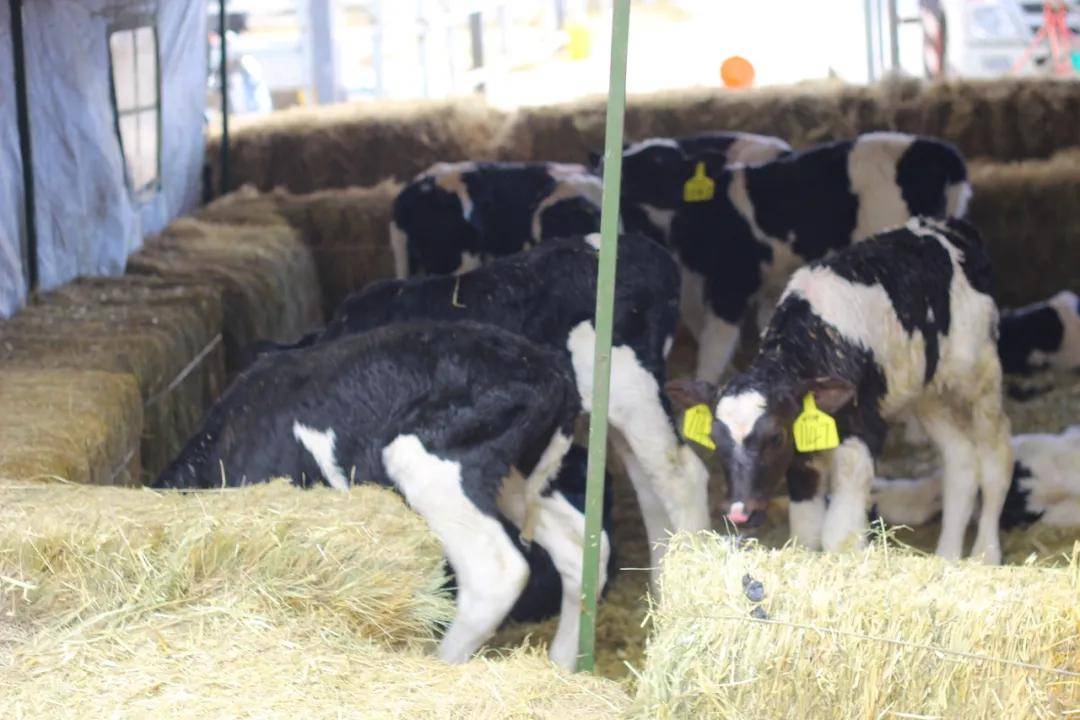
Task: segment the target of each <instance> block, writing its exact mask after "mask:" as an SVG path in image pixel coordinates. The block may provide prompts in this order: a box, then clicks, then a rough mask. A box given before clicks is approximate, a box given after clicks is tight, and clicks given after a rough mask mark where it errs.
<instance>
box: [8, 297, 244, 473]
mask: <svg viewBox="0 0 1080 720" xmlns="http://www.w3.org/2000/svg"><path fill="white" fill-rule="evenodd" d="M221 322H222V318H221V301H220V298H219V296H218V292H217V290H216V289H214V288H213V287H211V286H208V285H199V284H190V285H185V284H177V283H169V282H165V281H162V280H159V279H157V278H151V277H133V276H124V277H117V278H93V279H89V278H83V279H79V280H76V281H75V282H73V283H69V284H67V285H64V286H61V287H60V288H57V289H56V290H53V291H50V292H48V293H44V294H38V295H35V296H34V297H33V298H32V299H31V302H30V304H29V305H28V306H27V307H26V308H25V309H24V310H23V311H22V312H20V313H18V314H17V315H15V316H14V317H13V318H11V320H10V321H9V322H7V323H5V324H3V325H0V365H4V366H8V367H26V368H69V369H73V370H81V369H93V370H104V371H109V372H121V373H124V372H126V373H131V374H132V375H134V376H135V380H136V381H137V383H138V386H139V393H140V395H141V396H142V401H143V412H142V428H141V431H142V443H141V445H142V448H141V457H142V467H143V470H144V471H145V472H146V473H147V474H148V475H150V476H152V475H155V474H156V473H157V472H159V471H160V470H161V469H162V468H163V467H164V466H165V464H166V463H167V462H168V461H169V460H170V459H171V458H172V457H173V456H174V455H175V454H176V452H177V451H178V450H179V449H180V447H181V446H182V444H183V443H184V442H185V441H186V440H187V437H188V436H189V435H190V434H191V432H192V431H194V430H195V428H196V426H197V424H198V422H199V419H200V418H201V417H202V413H203V411H204V410H205V409H206V408H207V407H208V406H209V405H210V403H211V402H212V401H213V399H214V398H215V397H217V395H218V394H219V393H220V392H221V388H222V387H223V385H224V364H223V357H224V352H223V350H222V347H221ZM136 431H138V428H136ZM126 451H127V450H126V449H125V452H126Z"/></svg>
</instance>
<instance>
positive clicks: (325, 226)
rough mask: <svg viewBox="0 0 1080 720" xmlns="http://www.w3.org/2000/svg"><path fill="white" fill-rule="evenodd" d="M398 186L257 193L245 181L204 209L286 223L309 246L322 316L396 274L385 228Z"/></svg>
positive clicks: (254, 221) (211, 216)
mask: <svg viewBox="0 0 1080 720" xmlns="http://www.w3.org/2000/svg"><path fill="white" fill-rule="evenodd" d="M400 190H401V184H400V183H395V182H393V181H389V180H388V181H384V182H382V183H380V184H378V185H376V186H374V187H370V188H359V187H356V188H345V189H343V190H323V191H320V192H315V193H309V194H303V195H294V194H291V193H289V192H287V191H286V190H284V189H283V188H278V189H276V190H275V191H274V192H273V193H266V194H259V193H258V192H257V191H255V189H254V187H253V186H250V185H246V186H244V187H243V188H241V189H240V190H238V191H236V192H234V193H231V194H229V195H226V196H225V197H223V198H220V199H219V200H216V201H215V202H213V203H211V204H210V205H208V206H206V207H205V208H203V209H202V210H201V211H200V212H199V214H198V217H199V219H201V220H205V221H208V222H221V223H230V224H243V225H266V224H271V225H273V224H276V223H281V222H286V223H288V225H290V226H291V227H293V228H294V229H296V230H297V231H299V233H300V236H301V238H302V239H303V241H304V244H305V245H307V246H308V247H309V248H311V252H312V254H313V256H314V258H315V266H316V268H317V270H318V274H319V282H320V285H321V286H322V291H323V297H322V307H323V312H324V314H325V315H327V316H329V315H330V314H332V313H333V311H334V308H336V307H337V306H338V304H339V303H340V302H341V301H342V300H343V299H344V298H345V296H346V295H348V294H349V293H350V292H352V291H353V290H357V289H359V288H361V287H363V286H364V285H366V284H367V283H369V282H371V281H373V280H378V279H381V278H385V277H392V276H393V274H394V263H393V256H392V254H391V252H390V236H389V232H388V228H389V225H390V216H391V210H392V205H393V202H394V198H395V197H396V196H397V194H398V192H399V191H400Z"/></svg>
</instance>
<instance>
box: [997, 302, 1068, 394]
mask: <svg viewBox="0 0 1080 720" xmlns="http://www.w3.org/2000/svg"><path fill="white" fill-rule="evenodd" d="M998 352H999V353H1000V354H1001V364H1002V367H1004V369H1005V372H1007V373H1021V374H1026V373H1030V372H1033V371H1035V370H1043V369H1046V368H1053V369H1055V370H1075V369H1077V368H1080V297H1077V295H1076V293H1074V292H1072V291H1071V290H1062V291H1061V292H1059V293H1058V294H1057V295H1055V296H1053V297H1052V298H1050V299H1049V300H1046V301H1044V302H1039V303H1034V304H1032V305H1027V306H1025V307H1022V308H1017V309H1015V310H1004V311H1002V313H1001V335H1000V337H999V338H998Z"/></svg>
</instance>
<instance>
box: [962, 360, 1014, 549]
mask: <svg viewBox="0 0 1080 720" xmlns="http://www.w3.org/2000/svg"><path fill="white" fill-rule="evenodd" d="M993 363H994V364H995V365H996V364H997V360H996V358H995V359H994V361H993ZM987 385H988V387H987V389H986V391H985V392H984V393H983V394H982V396H981V397H979V398H977V399H976V400H975V402H974V403H973V404H972V408H971V411H972V427H973V429H974V434H973V437H974V439H975V452H976V457H977V458H978V463H979V490H980V491H981V493H982V508H981V509H980V511H979V523H978V531H977V532H976V534H975V544H974V545H973V546H972V548H971V555H972V557H974V558H979V559H982V560H983V561H985V562H988V563H994V564H996V563H1000V562H1001V541H1000V537H999V523H1000V520H1001V511H1002V508H1004V507H1005V496H1006V495H1007V494H1008V492H1009V482H1010V480H1011V478H1012V467H1013V449H1012V443H1011V441H1010V434H1011V429H1010V425H1009V419H1008V418H1007V417H1006V416H1005V413H1004V411H1003V410H1002V407H1001V372H1000V370H998V371H997V373H996V382H995V381H991V382H989V383H988V384H987Z"/></svg>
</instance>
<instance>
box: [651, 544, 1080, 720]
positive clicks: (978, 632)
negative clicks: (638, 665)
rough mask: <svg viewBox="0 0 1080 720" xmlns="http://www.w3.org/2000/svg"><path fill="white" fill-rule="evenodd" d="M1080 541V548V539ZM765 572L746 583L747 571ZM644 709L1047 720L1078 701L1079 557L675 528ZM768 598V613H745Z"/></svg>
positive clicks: (657, 713) (806, 719)
mask: <svg viewBox="0 0 1080 720" xmlns="http://www.w3.org/2000/svg"><path fill="white" fill-rule="evenodd" d="M1077 552H1078V553H1080V548H1078V549H1077ZM747 576H749V579H751V580H753V581H756V582H758V583H760V584H761V586H762V587H761V590H762V595H763V599H762V600H761V602H760V604H757V603H755V602H752V601H751V599H750V598H749V595H751V594H754V592H753V591H754V590H757V589H758V588H756V587H754V586H751V587H750V588H749V590H747V589H744V582H745V581H744V578H746V577H747ZM661 598H662V599H661V600H660V602H659V604H658V605H656V606H655V607H653V608H652V610H651V612H650V615H651V618H652V621H653V628H654V629H653V633H652V636H651V637H650V639H649V641H648V645H647V649H646V661H645V665H644V668H643V669H642V671H641V674H640V677H639V685H638V694H637V698H636V700H635V710H636V716H637V717H641V718H792V719H793V720H795V719H797V720H816V719H817V718H821V719H823V720H824V719H829V720H831V719H832V718H881V717H898V718H899V717H948V718H964V719H966V718H1049V717H1061V716H1062V715H1063V713H1066V712H1068V711H1076V710H1078V709H1080V565H1078V562H1077V557H1076V556H1074V558H1073V562H1072V564H1071V565H1070V566H1069V567H1067V568H1059V569H1044V568H1036V567H1015V566H1014V567H986V566H981V565H977V564H972V563H967V562H964V563H959V564H955V563H949V562H945V561H943V560H941V559H939V558H936V557H918V556H915V555H913V554H909V553H907V552H905V551H901V550H897V549H896V548H887V547H883V546H880V545H878V546H874V547H871V548H869V549H867V550H865V551H863V552H858V553H851V554H845V555H835V554H820V553H810V552H807V551H804V550H800V549H795V548H787V549H783V550H766V549H761V548H758V547H756V546H753V545H750V546H748V547H747V548H746V549H742V550H740V549H738V548H736V547H734V546H733V544H732V543H731V542H730V540H728V539H725V538H723V537H720V536H718V535H715V534H700V535H697V536H686V535H682V536H679V537H677V538H676V539H675V540H674V542H673V543H672V546H671V551H670V552H669V554H668V555H667V557H666V559H665V562H664V569H663V577H662V582H661ZM755 607H760V608H761V609H762V610H763V611H764V613H765V615H766V618H765V619H756V618H755V617H754V616H752V615H751V612H752V611H753V610H754V608H755Z"/></svg>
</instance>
